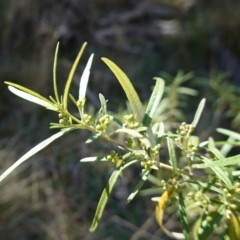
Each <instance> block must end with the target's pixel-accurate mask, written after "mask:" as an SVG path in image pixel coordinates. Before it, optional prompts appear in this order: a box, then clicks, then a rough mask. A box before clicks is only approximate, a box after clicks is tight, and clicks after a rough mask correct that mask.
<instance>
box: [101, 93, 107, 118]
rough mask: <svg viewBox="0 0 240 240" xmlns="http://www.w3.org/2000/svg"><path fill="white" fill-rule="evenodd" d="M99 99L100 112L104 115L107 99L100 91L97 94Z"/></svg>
mask: <svg viewBox="0 0 240 240" xmlns="http://www.w3.org/2000/svg"><path fill="white" fill-rule="evenodd" d="M99 100H100V103H101V109H102V114H103V115H106V114H107V101H106V99H105V97H104V96H103V95H102V94H101V93H100V94H99Z"/></svg>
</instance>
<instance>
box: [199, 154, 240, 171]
mask: <svg viewBox="0 0 240 240" xmlns="http://www.w3.org/2000/svg"><path fill="white" fill-rule="evenodd" d="M239 163H240V154H238V155H235V156H233V157H227V158H224V159H222V160H218V161H210V162H208V163H205V164H197V165H195V167H197V168H209V167H213V168H214V167H225V166H230V165H235V164H239Z"/></svg>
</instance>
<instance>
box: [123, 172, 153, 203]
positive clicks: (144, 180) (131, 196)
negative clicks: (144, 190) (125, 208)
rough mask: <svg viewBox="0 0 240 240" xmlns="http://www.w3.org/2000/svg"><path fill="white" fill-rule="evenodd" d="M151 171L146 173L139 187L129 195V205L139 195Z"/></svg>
mask: <svg viewBox="0 0 240 240" xmlns="http://www.w3.org/2000/svg"><path fill="white" fill-rule="evenodd" d="M149 173H150V171H146V172H145V173H144V174H143V176H142V179H141V180H140V182H139V183H138V184H137V186H136V187H135V188H134V190H133V192H132V193H131V194H130V195H129V197H128V199H127V203H129V202H131V201H132V200H133V198H134V197H135V196H136V195H137V193H138V191H139V190H140V189H141V187H142V185H143V184H144V183H145V182H146V180H147V178H148V175H149Z"/></svg>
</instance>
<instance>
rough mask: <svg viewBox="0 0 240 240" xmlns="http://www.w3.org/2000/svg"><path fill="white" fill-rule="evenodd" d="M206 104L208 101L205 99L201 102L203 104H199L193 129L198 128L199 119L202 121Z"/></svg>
mask: <svg viewBox="0 0 240 240" xmlns="http://www.w3.org/2000/svg"><path fill="white" fill-rule="evenodd" d="M205 103H206V99H205V98H203V99H202V100H201V102H200V103H199V105H198V108H197V111H196V113H195V116H194V118H193V122H192V125H193V127H196V126H197V124H198V121H199V119H200V117H201V115H202V112H203V109H204V106H205Z"/></svg>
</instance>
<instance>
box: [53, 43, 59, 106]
mask: <svg viewBox="0 0 240 240" xmlns="http://www.w3.org/2000/svg"><path fill="white" fill-rule="evenodd" d="M58 50H59V42H58V43H57V46H56V50H55V56H54V63H53V89H54V94H55V98H56V101H57V102H59V103H60V100H59V96H58V89H57V58H58Z"/></svg>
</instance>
